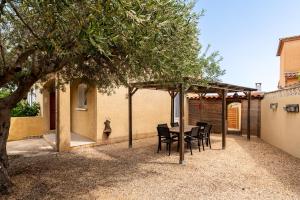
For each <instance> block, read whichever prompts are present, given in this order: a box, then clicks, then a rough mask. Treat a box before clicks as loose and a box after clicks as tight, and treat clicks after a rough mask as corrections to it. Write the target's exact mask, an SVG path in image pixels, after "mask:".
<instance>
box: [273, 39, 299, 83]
mask: <svg viewBox="0 0 300 200" xmlns="http://www.w3.org/2000/svg"><path fill="white" fill-rule="evenodd" d="M277 56H280V78H279V83H278V88H286V87H289V86H292V85H294V84H297V83H300V81H299V75H300V35H298V36H293V37H286V38H282V39H280V40H279V45H278V50H277Z"/></svg>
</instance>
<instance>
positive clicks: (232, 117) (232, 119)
mask: <svg viewBox="0 0 300 200" xmlns="http://www.w3.org/2000/svg"><path fill="white" fill-rule="evenodd" d="M228 129H235V130H237V129H239V109H238V107H231V108H229V109H228Z"/></svg>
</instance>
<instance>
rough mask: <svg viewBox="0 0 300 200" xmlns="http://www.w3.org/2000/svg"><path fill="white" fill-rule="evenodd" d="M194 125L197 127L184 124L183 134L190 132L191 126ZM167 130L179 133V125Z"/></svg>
mask: <svg viewBox="0 0 300 200" xmlns="http://www.w3.org/2000/svg"><path fill="white" fill-rule="evenodd" d="M195 127H197V126H192V125H187V126H184V134H187V133H189V132H191V130H192V128H195ZM169 130H170V132H171V133H175V134H179V132H180V129H179V126H177V127H171V128H170V129H169Z"/></svg>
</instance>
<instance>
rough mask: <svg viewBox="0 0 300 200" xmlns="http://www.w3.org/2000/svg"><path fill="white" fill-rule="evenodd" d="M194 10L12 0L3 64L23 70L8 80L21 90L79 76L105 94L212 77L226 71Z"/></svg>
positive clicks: (171, 4) (162, 1)
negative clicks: (38, 81) (52, 78)
mask: <svg viewBox="0 0 300 200" xmlns="http://www.w3.org/2000/svg"><path fill="white" fill-rule="evenodd" d="M193 7H194V3H193V2H191V1H186V0H138V1H127V0H115V1H112V0H101V1H100V0H96V1H94V0H81V1H75V0H64V1H62V0H53V1H48V0H39V1H36V0H23V1H13V0H12V1H9V3H6V4H5V6H4V9H3V14H2V17H1V27H0V29H1V38H0V39H1V40H2V41H5V42H2V43H5V45H4V46H5V48H4V49H6V50H7V51H6V52H5V56H4V57H5V62H6V64H7V66H20V67H21V70H19V71H17V70H16V72H15V74H14V76H13V78H10V79H9V80H10V81H11V82H15V84H16V85H17V86H18V87H19V86H20V83H21V81H23V82H26V81H27V79H26V78H27V77H34V78H35V77H37V78H42V79H44V80H46V79H47V77H46V75H47V74H49V73H52V72H56V71H59V72H60V78H61V80H60V81H59V82H60V83H62V84H63V83H65V82H69V81H72V80H74V79H83V80H84V81H86V82H92V83H94V84H96V85H97V86H98V88H99V89H100V90H101V91H103V92H108V91H110V90H111V89H113V88H115V87H118V86H121V85H127V84H128V82H131V81H148V80H162V81H171V80H175V81H183V79H184V77H191V78H194V79H198V78H201V80H202V81H205V80H216V79H217V78H218V77H219V76H220V75H222V74H223V73H224V71H223V70H221V69H220V66H219V61H220V56H219V55H218V53H217V52H213V53H212V54H208V53H207V51H206V50H205V49H204V51H202V49H203V48H202V46H201V44H200V42H199V41H198V36H199V30H198V22H199V18H200V17H201V16H202V15H203V13H195V12H194V11H193ZM30 50H32V51H30ZM26 53H27V54H26ZM0 60H1V59H0ZM3 63H4V60H2V61H1V62H0V76H1V72H4V74H5V68H4V67H3V66H4V65H3ZM16 63H17V64H16ZM1 64H2V65H1ZM1 67H2V69H1ZM6 74H9V73H6ZM0 78H1V77H0ZM20 80H21V81H20ZM0 82H1V81H0ZM18 84H19V85H18ZM0 86H1V85H0Z"/></svg>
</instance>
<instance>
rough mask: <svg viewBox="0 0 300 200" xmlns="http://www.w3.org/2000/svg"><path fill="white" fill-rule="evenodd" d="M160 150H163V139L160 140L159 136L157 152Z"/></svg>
mask: <svg viewBox="0 0 300 200" xmlns="http://www.w3.org/2000/svg"><path fill="white" fill-rule="evenodd" d="M159 150H161V141H160V137H158V146H157V153H158V152H159Z"/></svg>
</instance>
